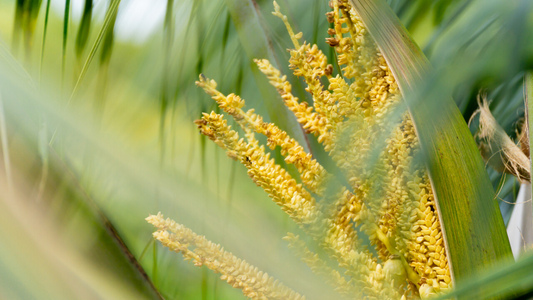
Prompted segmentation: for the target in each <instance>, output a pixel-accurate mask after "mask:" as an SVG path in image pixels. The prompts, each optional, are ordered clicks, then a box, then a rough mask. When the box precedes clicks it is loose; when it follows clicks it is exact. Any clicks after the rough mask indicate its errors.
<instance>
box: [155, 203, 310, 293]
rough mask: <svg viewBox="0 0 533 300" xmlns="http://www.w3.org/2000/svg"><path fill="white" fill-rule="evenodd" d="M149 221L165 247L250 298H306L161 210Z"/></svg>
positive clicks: (156, 237) (157, 237)
mask: <svg viewBox="0 0 533 300" xmlns="http://www.w3.org/2000/svg"><path fill="white" fill-rule="evenodd" d="M146 221H148V223H150V224H152V225H154V226H155V227H156V228H157V229H158V230H157V231H156V232H154V233H153V236H154V238H155V239H157V240H158V241H160V242H161V244H162V245H163V246H165V247H167V248H169V250H171V251H174V252H178V253H181V254H182V255H183V257H184V259H185V260H192V261H193V263H194V265H195V266H197V267H200V266H206V267H207V268H209V269H211V270H213V271H214V272H215V273H220V274H222V275H221V276H220V279H222V280H224V281H226V282H227V283H228V284H230V285H231V286H232V287H234V288H239V289H241V290H242V293H243V294H244V296H246V297H248V298H251V299H258V300H267V299H279V300H284V299H289V300H305V297H304V296H302V295H300V294H298V293H297V292H295V291H293V290H291V289H290V288H288V287H286V286H285V285H283V284H281V283H279V282H278V281H277V280H275V279H274V278H273V277H271V276H268V274H267V273H263V272H262V271H259V270H258V269H257V268H256V267H254V266H252V265H250V264H248V263H247V262H246V261H244V260H242V259H240V258H237V257H236V256H235V255H233V254H231V253H230V252H227V251H224V249H223V248H221V246H220V245H218V244H215V243H213V242H211V241H209V240H207V239H206V238H205V237H204V236H200V235H197V234H196V233H194V232H193V231H192V230H190V229H189V228H187V227H185V226H183V225H181V224H177V223H176V222H174V221H173V220H171V219H165V218H164V217H163V215H162V214H161V213H158V214H157V215H155V216H154V215H150V216H149V217H148V218H146Z"/></svg>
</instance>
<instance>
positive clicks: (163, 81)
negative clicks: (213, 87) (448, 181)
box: [0, 0, 533, 299]
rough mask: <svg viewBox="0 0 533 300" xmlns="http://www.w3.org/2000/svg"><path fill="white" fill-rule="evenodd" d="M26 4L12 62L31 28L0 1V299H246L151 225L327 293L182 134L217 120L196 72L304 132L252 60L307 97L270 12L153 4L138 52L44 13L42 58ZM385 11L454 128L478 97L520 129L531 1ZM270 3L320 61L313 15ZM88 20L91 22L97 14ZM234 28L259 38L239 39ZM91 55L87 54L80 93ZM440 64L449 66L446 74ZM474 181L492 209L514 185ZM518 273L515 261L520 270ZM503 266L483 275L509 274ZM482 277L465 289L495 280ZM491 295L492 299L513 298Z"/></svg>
mask: <svg viewBox="0 0 533 300" xmlns="http://www.w3.org/2000/svg"><path fill="white" fill-rule="evenodd" d="M57 1H59V0H57ZM30 2H32V3H33V2H35V3H37V2H39V3H38V4H39V5H38V6H37V7H39V8H40V9H39V14H38V15H37V14H33V15H31V16H32V18H33V19H32V20H33V21H34V24H35V29H34V31H33V35H32V36H31V39H30V40H31V41H33V42H32V43H30V46H28V48H25V47H23V46H22V45H21V46H20V47H18V50H17V49H14V48H13V41H14V38H13V34H14V33H16V32H17V28H18V27H20V28H21V30H22V31H23V32H28V30H29V31H32V30H31V29H24V27H22V25H21V24H18V23H17V22H15V17H16V14H15V11H16V5H17V3H19V2H17V1H10V0H3V1H0V100H1V104H2V107H3V110H2V111H0V115H1V119H2V120H4V121H1V120H0V122H1V123H5V125H1V126H0V127H2V128H0V129H1V130H2V132H3V133H2V135H4V133H5V136H2V137H3V138H4V137H5V140H4V141H2V146H3V148H2V155H3V158H4V159H3V160H2V162H1V167H2V168H1V170H2V172H1V175H0V190H1V191H0V228H1V229H0V298H6V299H85V298H87V299H93V298H98V299H160V298H161V297H164V298H165V299H240V298H243V296H242V295H241V294H240V292H239V291H238V290H236V289H232V288H230V287H229V286H227V285H226V284H224V283H223V282H222V281H220V280H218V279H217V277H216V275H213V274H211V273H209V272H206V271H205V270H202V269H198V268H196V267H194V266H192V264H188V263H187V262H183V261H182V258H181V256H180V255H178V254H175V253H170V252H169V251H168V250H167V249H162V247H160V245H156V244H155V243H153V242H152V238H151V232H152V228H151V226H150V225H148V224H147V223H146V222H145V221H144V218H145V217H146V216H148V214H155V213H157V212H158V211H162V212H163V213H164V214H165V216H167V217H171V218H173V219H175V220H176V221H178V222H180V223H183V224H185V225H186V226H188V227H190V228H192V229H193V230H194V231H196V232H197V233H200V234H205V235H206V236H207V238H208V239H210V240H212V241H214V242H217V243H221V244H223V245H225V247H226V250H228V251H231V252H233V253H234V254H235V255H237V256H239V257H241V258H244V259H246V260H247V261H249V262H250V263H251V264H253V265H255V266H257V267H259V268H260V269H262V270H264V271H266V272H268V273H269V274H271V275H273V276H275V277H276V278H278V279H280V280H281V281H282V282H284V283H286V284H287V285H288V286H290V287H292V288H294V289H295V290H297V291H298V292H301V293H302V294H304V295H307V296H308V297H309V299H331V297H335V296H332V295H335V294H334V293H333V291H332V290H331V288H329V287H327V286H325V284H324V283H323V282H321V281H320V279H319V278H316V277H315V276H313V275H312V274H311V273H310V272H309V271H308V270H307V268H306V266H305V265H303V264H302V263H301V262H300V261H299V259H298V258H296V257H293V256H292V254H290V253H289V252H288V251H287V249H286V245H285V243H284V242H283V241H282V240H281V238H282V237H283V236H284V235H285V234H286V232H287V231H292V232H297V233H298V232H299V230H298V229H297V228H296V226H294V225H293V224H292V223H291V222H290V220H289V219H288V218H287V217H286V216H285V215H284V214H283V212H282V211H281V210H279V208H278V207H276V205H275V204H274V203H272V202H271V201H270V200H269V199H268V197H267V195H266V194H265V193H264V192H262V191H261V190H259V188H257V187H256V186H255V185H254V184H253V183H252V181H251V180H249V179H248V178H247V176H246V172H245V168H244V167H242V166H240V165H237V164H235V163H233V162H232V161H231V160H230V159H228V158H227V157H226V156H225V155H224V154H223V153H221V151H219V150H218V149H217V148H216V146H215V145H214V144H213V143H210V142H208V141H206V140H205V139H204V138H202V137H200V135H199V134H198V132H197V130H196V128H195V126H194V124H193V123H192V121H193V120H194V119H196V118H198V117H199V116H200V115H201V112H209V111H211V110H217V108H216V107H215V104H214V101H212V100H211V99H209V97H208V96H207V95H205V94H204V93H203V92H202V91H201V90H200V89H198V88H196V87H195V85H194V81H195V80H196V79H197V76H198V74H199V73H204V74H206V76H208V77H209V78H214V79H216V80H217V82H218V83H219V87H220V90H221V91H222V92H224V93H230V92H235V93H237V94H240V95H241V96H242V97H243V98H244V99H246V102H247V106H248V107H252V108H255V109H256V111H257V112H259V113H260V114H261V115H263V116H264V117H265V118H266V119H267V120H269V119H270V120H273V121H275V122H276V123H279V124H282V126H284V127H285V128H286V129H287V130H289V131H292V132H293V134H296V135H298V134H301V131H299V130H300V129H299V128H298V126H294V121H293V120H292V121H291V116H290V115H289V114H288V113H284V112H286V110H284V108H283V107H281V106H280V103H281V102H280V100H279V99H276V97H277V96H273V93H272V90H269V87H268V83H267V82H266V80H261V79H260V76H256V75H257V69H256V68H255V66H254V65H253V63H252V61H251V59H252V58H254V57H256V56H257V55H259V56H262V55H263V54H265V55H267V56H270V59H273V60H275V61H276V63H277V64H278V66H279V67H280V68H281V69H282V70H283V73H284V74H287V75H288V76H289V78H290V80H291V82H293V83H295V84H294V90H295V93H296V94H297V96H298V97H299V98H300V99H304V100H305V101H312V100H311V99H310V97H309V95H308V94H306V92H305V91H304V84H303V82H302V81H301V80H299V79H297V78H294V76H292V75H291V72H290V71H289V69H288V67H287V65H288V63H287V61H288V52H287V51H286V49H287V48H289V47H290V39H289V37H288V35H287V34H286V33H285V28H284V26H283V24H282V23H281V22H280V21H279V20H278V19H276V18H275V17H274V16H272V15H271V14H270V11H271V10H272V3H271V1H270V0H264V1H263V0H261V1H260V0H256V1H251V0H213V1H205V0H198V1H189V0H168V1H167V12H166V15H165V19H164V20H162V22H161V26H160V27H161V28H160V29H159V30H157V31H156V32H155V34H153V35H152V36H151V37H150V38H149V39H148V40H147V41H145V42H143V43H141V44H136V43H129V42H124V41H123V40H121V39H120V37H117V36H113V34H112V32H113V31H112V30H111V29H112V25H113V17H112V16H110V18H109V19H108V20H109V22H110V23H109V24H108V25H109V26H110V27H109V28H110V29H109V30H107V31H101V28H102V26H103V23H102V20H103V18H102V15H100V18H98V17H96V15H97V14H96V13H93V15H92V22H91V23H90V24H89V25H87V24H86V25H84V26H90V31H89V34H88V36H87V42H86V43H85V44H84V43H82V42H81V40H82V39H81V40H80V37H78V32H79V28H80V26H81V24H80V20H73V19H71V18H69V19H67V20H66V19H65V16H64V15H58V14H57V13H56V12H55V11H54V10H52V11H51V12H50V14H49V18H48V23H47V24H48V25H47V28H46V43H45V48H42V44H43V43H42V41H43V32H44V24H45V17H46V5H47V1H42V2H40V1H30ZM388 2H389V4H390V5H391V7H392V8H393V9H394V11H395V12H396V13H397V14H398V16H399V17H400V19H401V20H402V22H403V24H405V26H406V27H407V29H408V30H409V32H410V33H411V34H412V35H413V37H414V38H415V40H416V42H417V43H418V44H419V45H420V47H421V48H422V49H423V50H424V52H425V54H426V55H427V56H428V57H429V58H430V60H431V62H432V64H433V65H434V67H435V69H436V70H437V72H440V73H439V74H440V75H441V76H443V77H444V78H445V79H446V78H448V79H449V80H444V82H445V83H444V84H443V85H442V87H443V88H447V89H451V90H452V91H453V95H454V99H455V101H456V103H457V105H458V106H459V108H460V110H461V112H462V113H463V115H464V117H465V119H466V120H468V119H469V118H470V115H471V114H472V113H473V111H474V110H475V109H476V107H477V104H476V102H475V99H476V96H477V93H478V91H479V89H480V88H484V89H486V90H487V91H488V93H489V99H492V100H493V102H492V104H491V109H492V110H493V114H494V115H495V117H496V119H497V120H498V122H499V123H500V124H501V125H502V127H503V128H504V129H505V130H506V131H507V132H508V133H509V134H510V135H511V136H516V134H515V130H516V126H517V122H518V121H519V120H520V119H521V118H523V116H524V109H523V94H522V76H523V72H524V71H525V70H527V69H530V68H531V65H532V63H533V60H532V58H533V56H532V55H531V54H532V53H533V52H532V51H531V50H532V45H533V43H532V41H533V39H531V33H532V32H533V31H532V30H531V29H532V28H533V24H532V21H533V20H532V18H533V16H532V14H531V12H532V8H531V5H528V3H527V2H528V1H504V0H501V1H496V0H490V1H473V0H405V1H403V0H389V1H388ZM279 3H280V5H281V6H282V9H283V10H284V11H286V12H288V16H289V18H290V21H291V23H292V24H294V26H295V28H296V30H299V31H303V33H304V40H306V41H308V42H312V43H317V44H318V46H319V47H320V48H321V49H322V50H323V51H324V52H325V53H327V54H328V55H329V57H330V59H331V60H330V61H333V60H334V53H333V52H332V50H331V49H329V48H328V47H329V46H328V45H327V44H325V43H324V39H325V38H326V37H327V33H326V31H327V28H328V26H329V24H328V23H327V21H326V18H325V16H324V14H325V12H327V11H328V10H329V8H328V3H327V1H324V0H312V1H310V0H306V1H303V0H298V1H286V0H280V1H279ZM127 4H128V1H127V0H123V1H122V3H121V4H120V6H119V8H118V16H117V22H120V21H121V19H122V18H125V16H123V15H121V13H122V11H123V10H121V8H122V7H123V6H124V5H127ZM254 4H256V6H255V5H254ZM36 5H37V4H36ZM94 7H95V10H96V8H98V9H99V11H101V12H102V11H106V9H107V7H108V3H107V2H106V1H104V0H101V1H94ZM235 7H244V9H242V10H241V11H234V10H232V9H234V8H235ZM502 8H505V9H502ZM250 12H253V14H251V13H250ZM72 15H73V14H70V16H72ZM65 21H66V23H67V24H69V27H68V32H67V34H65V31H64V27H63V26H64V24H65ZM247 27H252V28H256V29H261V30H260V31H254V32H253V33H252V34H250V33H246V32H243V28H247ZM27 28H31V26H30V27H27ZM24 30H26V31H24ZM100 31H101V32H102V36H101V37H102V40H101V41H102V42H101V43H100V44H99V45H98V47H96V46H95V45H96V43H95V42H96V41H97V40H98V34H99V32H100ZM80 32H84V31H83V30H82V31H80ZM21 43H22V41H21ZM265 47H266V48H265ZM27 49H29V50H27ZM465 49H466V50H468V51H470V52H468V51H467V52H468V53H475V52H476V51H477V52H478V53H479V56H478V59H477V60H473V61H470V62H469V63H467V64H462V65H457V62H458V61H460V60H459V58H461V55H464V53H465V51H466V50H465ZM14 50H17V51H14ZM93 50H94V51H93ZM77 53H80V54H79V55H78V54H77ZM90 54H94V58H93V59H92V61H90V63H89V64H87V68H86V74H85V76H84V77H83V78H82V80H80V83H79V85H77V84H76V83H77V81H78V80H79V78H80V72H83V71H82V70H84V67H83V66H84V64H85V63H86V59H87V57H89V56H90ZM63 55H64V60H63ZM259 58H262V57H259ZM450 65H451V66H454V67H455V68H454V69H452V70H447V69H446V68H445V67H446V66H450ZM63 70H64V71H63ZM445 76H447V77H445ZM437 77H438V76H437ZM437 79H438V78H437ZM437 79H435V80H437ZM440 79H442V78H440ZM440 82H442V80H441V81H440ZM76 85H77V86H76ZM75 87H76V88H75ZM74 89H75V93H74V94H73V91H74ZM72 94H73V96H72ZM475 122H476V121H475V120H474V123H473V127H475ZM307 138H308V139H309V148H310V149H311V151H312V152H313V154H314V155H315V156H317V157H318V159H319V160H321V161H322V162H323V163H326V164H327V158H326V156H325V154H324V152H323V151H322V150H321V148H320V146H319V145H318V143H317V142H316V141H315V140H314V138H313V137H311V136H308V137H307ZM6 150H7V151H6ZM278 159H279V157H278ZM279 161H280V162H281V159H279ZM488 172H489V174H490V176H491V180H492V181H493V185H494V187H495V188H498V190H500V193H499V197H500V198H502V199H504V200H506V201H508V202H513V201H514V198H515V195H516V193H517V188H518V184H517V183H516V180H514V179H513V178H511V177H510V176H502V175H501V174H499V173H497V172H495V171H493V170H491V169H490V168H488ZM43 178H44V179H43ZM500 207H501V209H502V214H503V216H504V219H505V220H508V218H509V216H510V212H511V211H512V205H507V204H506V203H505V202H503V201H501V202H500ZM519 266H522V267H526V266H530V263H529V261H528V260H527V259H526V260H524V261H523V263H522V265H519ZM509 268H510V267H509ZM502 270H503V271H502ZM505 270H507V269H501V270H500V271H499V272H501V273H499V275H500V276H499V277H498V278H506V277H505V276H511V275H513V274H514V275H516V274H518V273H517V271H516V270H512V269H509V270H510V271H507V272H506V271H505ZM502 272H503V273H502ZM489 275H490V274H489ZM489 275H487V276H489ZM487 278H488V279H486V278H483V279H482V281H480V282H479V284H485V285H491V284H494V282H493V281H490V280H491V278H489V277H487ZM519 278H520V280H521V281H517V280H514V281H512V280H511V281H509V282H511V283H512V284H518V283H517V282H520V283H522V282H525V284H526V285H525V287H526V288H524V286H521V288H522V290H525V291H526V292H527V291H528V288H527V287H528V286H529V290H531V287H532V286H533V285H532V281H531V279H529V278H527V276H522V277H519ZM493 279H494V278H492V280H493ZM528 280H529V281H528ZM497 282H499V283H500V284H501V286H500V288H501V289H504V288H505V287H506V285H505V284H507V286H510V285H511V283H506V282H507V281H504V280H499V281H497ZM527 284H529V285H527Z"/></svg>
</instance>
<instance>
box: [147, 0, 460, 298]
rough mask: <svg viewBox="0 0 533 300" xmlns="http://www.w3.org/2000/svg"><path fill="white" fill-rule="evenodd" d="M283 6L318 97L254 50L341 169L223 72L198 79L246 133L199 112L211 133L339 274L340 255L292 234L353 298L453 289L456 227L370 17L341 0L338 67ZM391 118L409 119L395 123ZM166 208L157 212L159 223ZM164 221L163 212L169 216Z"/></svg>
mask: <svg viewBox="0 0 533 300" xmlns="http://www.w3.org/2000/svg"><path fill="white" fill-rule="evenodd" d="M274 6H275V12H274V13H273V14H274V15H276V16H278V17H280V18H281V19H282V20H283V22H284V23H285V24H286V26H287V29H288V32H289V35H290V36H291V39H292V42H293V44H294V45H293V46H294V48H293V49H290V60H289V63H290V68H291V69H292V70H293V71H294V75H296V76H299V77H303V79H304V80H305V82H306V83H307V88H306V90H307V91H308V92H309V93H310V94H311V96H312V99H313V104H312V105H310V104H308V103H307V102H301V101H299V100H298V99H297V98H296V97H295V96H294V95H293V94H292V93H291V90H292V87H291V84H290V83H289V82H288V81H287V78H286V76H282V75H281V73H280V71H279V70H277V69H275V68H274V67H273V66H272V65H271V64H270V62H269V61H268V60H265V59H257V60H255V62H256V64H257V65H258V67H259V69H260V70H261V71H262V72H263V73H264V74H265V75H266V76H267V78H268V79H269V81H270V83H271V84H272V85H273V86H274V87H275V88H276V89H277V91H278V92H279V94H280V96H281V97H282V98H283V100H284V102H285V104H286V106H287V107H288V108H289V110H291V111H292V112H293V113H294V114H295V116H296V118H297V120H298V122H299V123H300V124H301V125H302V127H303V129H304V130H305V131H306V132H307V133H310V134H313V135H315V136H316V137H317V139H318V141H319V142H320V143H321V144H322V145H323V146H324V149H325V151H326V152H327V153H328V154H329V155H330V157H331V158H332V159H333V161H334V162H335V163H336V167H337V168H338V169H339V170H340V172H339V174H337V173H335V174H334V173H333V172H330V171H328V170H326V168H325V167H324V166H322V165H321V164H320V163H319V162H318V161H317V160H316V159H315V158H314V157H313V155H311V154H310V153H307V152H306V151H305V150H304V147H303V146H302V145H300V144H299V143H298V142H297V141H296V140H295V139H293V138H291V137H290V136H289V135H288V134H287V133H286V132H285V131H283V130H282V129H280V128H279V127H278V126H276V124H273V123H269V122H266V121H264V120H263V118H262V117H261V116H259V115H257V114H256V113H255V112H254V110H253V109H250V110H244V109H243V108H244V105H245V102H244V100H243V99H241V98H240V97H239V96H237V95H235V94H229V95H224V94H222V93H221V92H219V91H218V90H217V89H216V87H217V84H216V82H215V81H214V80H209V79H208V78H206V77H205V76H204V75H201V76H200V80H199V81H197V85H198V86H199V87H201V88H203V89H204V90H205V91H206V93H208V94H209V95H210V96H211V97H212V98H213V99H214V100H215V101H216V102H217V104H218V106H219V107H220V108H221V109H222V110H224V112H226V113H227V114H228V115H230V116H231V117H233V119H234V120H235V121H236V123H237V124H238V125H239V126H240V128H241V130H242V132H243V133H244V138H241V137H240V135H239V132H238V131H236V130H233V129H232V128H231V126H229V125H228V123H227V120H226V119H225V117H224V115H222V114H217V113H215V112H211V113H210V114H208V113H204V114H203V117H202V118H201V119H200V120H197V121H196V124H197V125H198V127H199V129H200V131H201V133H202V134H204V135H205V136H207V137H208V138H209V139H211V140H212V141H214V142H215V143H216V144H217V145H219V146H220V147H221V148H223V149H224V150H225V151H226V152H227V154H228V156H229V157H231V158H232V159H235V160H238V161H240V162H241V163H242V164H243V165H244V166H246V168H247V169H248V175H249V176H250V177H251V178H252V180H253V181H254V182H255V183H256V184H257V185H258V186H260V187H262V188H263V189H264V190H265V191H266V192H267V193H268V194H269V196H270V197H271V198H272V199H273V200H274V201H275V202H276V203H277V204H278V205H279V206H280V207H281V208H282V209H283V211H285V212H286V213H287V214H288V215H289V216H290V217H291V218H292V219H293V220H294V222H295V223H297V224H298V225H299V226H300V227H301V229H302V230H303V231H304V232H305V233H306V234H308V235H309V236H311V237H312V238H313V239H314V240H315V241H317V242H318V243H319V244H320V245H321V246H322V247H323V248H324V249H325V251H326V253H328V255H329V256H330V258H333V259H334V260H335V261H337V262H338V265H339V267H341V268H343V269H344V270H345V273H344V274H340V273H339V272H338V271H337V270H335V269H334V268H331V267H329V266H328V263H327V262H326V261H324V260H322V259H321V258H320V257H319V255H317V254H315V253H312V252H311V251H310V250H309V249H308V248H307V246H306V244H305V242H303V241H302V240H300V239H299V237H298V236H297V235H295V234H292V233H289V234H288V235H287V237H286V238H285V240H287V241H289V243H290V244H289V247H290V248H291V249H293V250H294V251H295V252H296V253H297V254H298V255H299V256H300V257H301V258H302V260H303V261H304V262H305V263H307V264H308V265H309V267H310V268H311V269H312V270H313V271H314V272H315V273H317V274H318V275H322V276H324V277H326V278H327V282H328V283H330V284H331V285H333V286H334V287H335V288H336V290H337V292H339V294H340V295H342V296H343V298H347V299H363V298H366V299H416V298H418V297H420V298H422V299H424V298H427V297H430V296H431V295H434V294H438V293H441V292H445V291H446V290H448V289H450V288H451V286H452V274H451V269H450V266H449V263H448V259H447V253H446V247H445V239H444V237H443V233H442V230H441V225H440V221H439V215H438V211H437V207H436V204H435V199H434V194H433V191H432V187H431V183H430V180H429V177H428V173H427V169H426V167H425V165H424V164H423V162H422V161H420V160H418V159H416V157H417V154H418V153H419V151H420V150H419V145H418V139H417V135H416V132H415V128H414V126H413V124H412V121H411V118H410V116H409V114H408V113H407V112H404V113H402V115H401V116H400V117H398V118H391V116H396V115H397V112H398V110H397V109H396V108H400V107H401V106H402V99H401V95H400V91H399V89H398V85H397V83H396V80H395V78H394V76H393V75H392V73H391V72H390V70H389V68H388V66H387V63H386V61H385V59H384V58H383V56H382V55H381V53H380V51H379V49H378V47H377V46H376V45H375V43H374V42H373V40H372V38H371V36H370V35H369V33H368V32H367V30H366V29H365V26H364V24H363V23H362V22H361V20H360V19H359V17H358V16H357V14H356V12H355V10H354V9H353V8H352V7H351V6H350V4H349V3H348V1H346V0H332V1H331V2H330V7H331V8H332V11H331V12H328V13H327V19H328V21H329V22H330V23H332V24H333V26H332V28H330V29H329V30H328V34H329V35H331V37H330V38H328V39H327V41H326V42H327V43H328V44H329V45H330V46H331V47H333V48H334V49H335V51H336V53H337V60H338V61H337V62H338V65H339V66H340V74H336V75H335V74H334V68H333V66H332V65H331V64H328V61H327V58H326V56H325V55H324V54H323V53H322V51H321V50H319V49H318V47H317V45H311V44H308V43H305V42H304V43H303V44H301V43H300V39H301V37H302V34H301V33H296V34H295V33H294V32H293V30H292V28H291V26H290V24H289V23H288V20H287V17H286V16H284V15H283V14H282V13H281V11H280V7H279V6H278V5H277V4H276V3H275V2H274ZM324 83H326V85H327V88H325V87H324ZM391 119H397V120H398V122H395V123H394V122H392V123H393V125H391V124H392V123H391V121H390V120H391ZM255 134H262V135H264V136H266V138H267V146H268V147H269V148H270V149H276V148H279V149H280V151H281V154H282V155H283V156H284V157H285V162H286V163H288V164H292V165H294V166H295V167H296V169H297V170H298V173H299V178H293V177H292V176H291V175H290V174H289V172H288V171H286V170H285V169H284V168H283V167H281V166H280V165H278V164H276V162H275V160H274V159H273V158H271V157H270V154H269V153H268V152H267V151H266V149H265V147H264V146H263V145H260V142H259V140H258V139H256V137H255ZM383 141H384V142H383ZM339 176H343V177H345V178H346V179H347V180H339ZM155 218H157V217H155V216H151V217H150V220H151V222H152V223H154V220H155ZM158 220H159V219H158ZM158 222H159V223H160V222H164V220H163V219H162V217H161V220H159V221H158ZM167 230H168V228H167V227H164V226H163V227H161V226H159V227H158V231H157V232H156V233H155V234H154V236H155V237H156V238H157V239H159V240H161V241H162V242H163V240H168V239H169V235H168V234H165V235H163V234H162V232H166V231H167ZM179 235H180V231H176V232H172V234H171V235H170V237H171V239H173V241H174V243H178V244H179V243H180V242H179V241H180V240H181V239H180V236H179ZM367 240H369V241H370V243H368V242H366V241H367ZM168 244H169V243H166V244H165V245H168ZM172 250H175V251H177V252H182V253H183V254H184V255H187V258H189V259H194V260H195V261H196V262H197V264H198V265H202V264H205V261H209V262H210V264H211V265H217V264H216V263H213V260H216V258H213V257H209V255H207V256H201V255H196V256H191V255H190V254H188V252H187V251H188V250H187V245H182V246H176V244H174V247H172ZM221 257H223V255H222V256H221ZM219 263H223V262H219ZM206 265H207V264H206ZM208 267H209V266H208ZM212 269H214V270H215V271H216V268H212ZM224 276H226V277H224ZM236 276H237V277H238V276H246V275H243V274H237V275H236ZM223 279H224V280H227V275H223ZM241 279H242V278H241ZM241 281H242V280H241ZM228 282H229V281H228ZM244 290H245V289H243V291H244ZM268 293H269V287H266V286H265V287H258V288H257V289H256V290H254V292H253V293H246V291H245V295H247V296H248V297H250V298H253V299H271V298H272V297H269V296H268V295H273V294H272V293H270V294H268ZM274 298H275V297H274ZM274 298H273V299H274ZM275 299H277V298H275ZM280 299H281V298H280ZM283 299H285V298H283Z"/></svg>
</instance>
